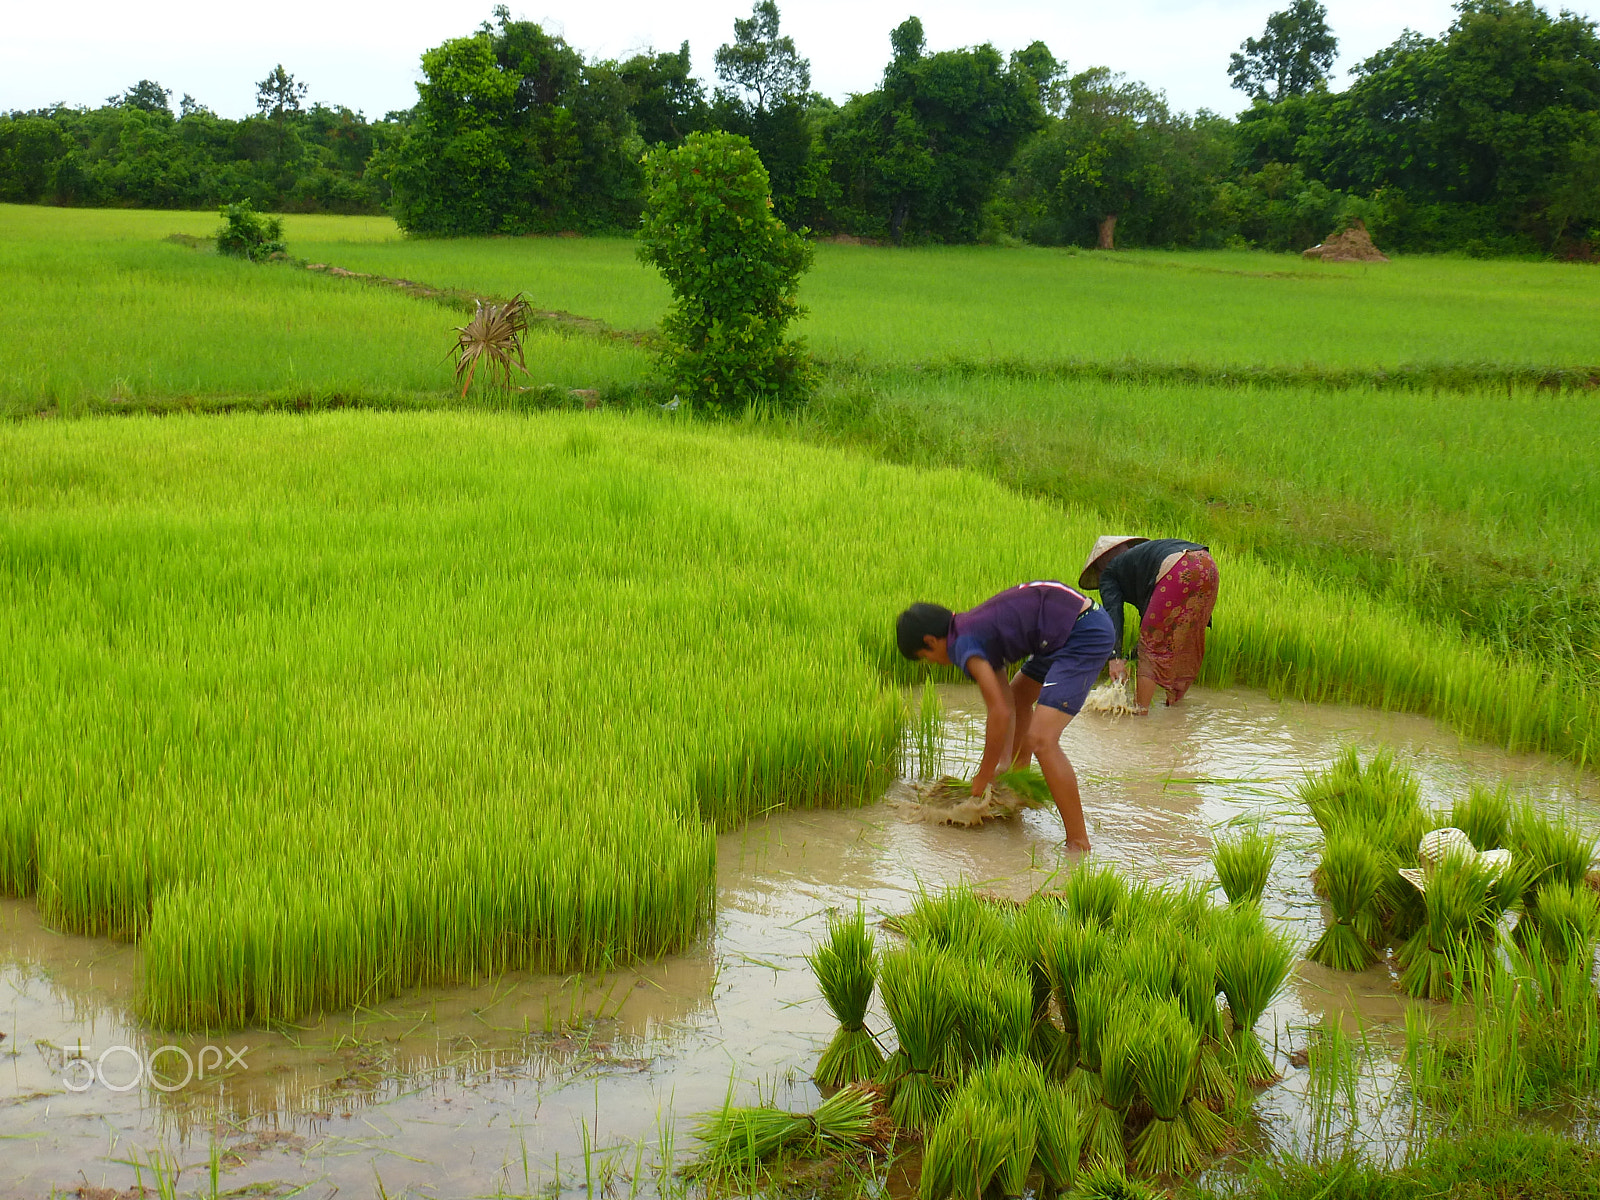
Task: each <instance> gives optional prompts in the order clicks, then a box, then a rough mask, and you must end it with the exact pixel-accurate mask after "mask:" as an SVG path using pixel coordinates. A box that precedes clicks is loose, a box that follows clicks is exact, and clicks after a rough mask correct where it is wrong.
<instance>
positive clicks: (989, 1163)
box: [917, 1088, 1014, 1200]
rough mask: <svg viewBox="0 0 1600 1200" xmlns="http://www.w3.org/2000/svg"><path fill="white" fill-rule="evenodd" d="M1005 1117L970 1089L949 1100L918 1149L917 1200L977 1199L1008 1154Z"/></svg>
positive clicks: (1003, 1111) (1010, 1136)
mask: <svg viewBox="0 0 1600 1200" xmlns="http://www.w3.org/2000/svg"><path fill="white" fill-rule="evenodd" d="M1009 1115H1011V1112H1010V1111H1008V1106H1007V1105H1006V1104H1004V1103H1000V1102H997V1101H995V1100H993V1099H991V1098H990V1097H988V1096H986V1095H984V1094H982V1093H981V1092H978V1091H976V1090H974V1089H972V1088H962V1089H961V1090H960V1091H959V1092H957V1093H956V1094H955V1095H954V1096H953V1097H951V1099H950V1102H949V1103H948V1104H946V1105H945V1107H944V1111H943V1112H942V1113H940V1114H939V1118H938V1120H937V1121H936V1122H935V1123H934V1125H933V1128H932V1129H931V1130H930V1131H929V1133H928V1139H927V1141H926V1143H924V1146H923V1151H922V1175H921V1178H920V1180H919V1182H918V1185H917V1194H918V1197H919V1200H946V1198H947V1197H954V1198H955V1200H982V1197H983V1195H984V1193H985V1192H986V1191H987V1190H988V1188H989V1185H990V1184H991V1183H992V1182H993V1181H994V1178H995V1176H996V1175H997V1174H998V1173H999V1172H1000V1169H1001V1167H1002V1166H1003V1165H1004V1164H1005V1162H1006V1159H1007V1156H1008V1155H1009V1154H1010V1153H1011V1152H1012V1150H1013V1146H1012V1140H1013V1136H1014V1135H1013V1133H1012V1130H1010V1129H1009V1128H1008V1120H1007V1118H1008V1116H1009Z"/></svg>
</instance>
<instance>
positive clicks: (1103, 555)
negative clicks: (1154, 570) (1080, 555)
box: [1078, 533, 1150, 592]
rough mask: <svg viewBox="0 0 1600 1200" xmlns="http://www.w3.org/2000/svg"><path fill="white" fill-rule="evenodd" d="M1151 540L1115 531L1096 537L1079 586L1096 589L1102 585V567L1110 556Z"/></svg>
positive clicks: (1084, 565) (1085, 561)
mask: <svg viewBox="0 0 1600 1200" xmlns="http://www.w3.org/2000/svg"><path fill="white" fill-rule="evenodd" d="M1149 540H1150V539H1149V538H1143V537H1125V536H1121V535H1118V534H1114V533H1103V534H1101V535H1100V536H1099V537H1098V538H1096V539H1095V543H1094V549H1093V550H1091V551H1089V557H1088V558H1087V559H1086V560H1084V564H1083V574H1081V575H1079V576H1078V586H1079V587H1081V588H1082V589H1083V590H1084V591H1086V592H1092V591H1094V590H1095V589H1096V588H1098V587H1099V586H1100V568H1101V567H1103V566H1105V564H1106V560H1107V559H1108V558H1110V557H1111V556H1112V555H1114V554H1116V553H1117V552H1118V551H1120V550H1127V549H1129V548H1130V547H1133V546H1137V545H1138V544H1139V543H1140V542H1148V541H1149Z"/></svg>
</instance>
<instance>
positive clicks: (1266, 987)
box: [1217, 914, 1295, 1085]
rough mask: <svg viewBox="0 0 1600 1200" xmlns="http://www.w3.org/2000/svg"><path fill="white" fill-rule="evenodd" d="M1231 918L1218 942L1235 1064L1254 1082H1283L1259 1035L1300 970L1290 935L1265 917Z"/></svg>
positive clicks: (1220, 978)
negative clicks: (1278, 998)
mask: <svg viewBox="0 0 1600 1200" xmlns="http://www.w3.org/2000/svg"><path fill="white" fill-rule="evenodd" d="M1252 916H1253V919H1244V918H1243V917H1236V918H1235V919H1233V920H1230V921H1229V922H1228V923H1227V924H1226V926H1225V927H1224V929H1223V932H1222V935H1221V937H1220V938H1219V939H1218V941H1217V981H1218V984H1219V986H1220V987H1221V989H1222V994H1223V995H1224V996H1226V997H1227V1000H1228V1013H1229V1017H1230V1020H1231V1023H1232V1030H1231V1033H1230V1035H1229V1045H1230V1047H1231V1049H1232V1052H1233V1059H1234V1064H1235V1068H1236V1070H1237V1071H1238V1073H1239V1074H1240V1075H1241V1076H1242V1077H1243V1078H1244V1079H1246V1080H1248V1081H1249V1082H1250V1083H1252V1084H1256V1085H1261V1084H1267V1083H1272V1082H1274V1081H1276V1080H1277V1078H1278V1072H1277V1071H1276V1070H1275V1069H1274V1067H1273V1065H1272V1061H1271V1060H1270V1059H1269V1058H1268V1057H1267V1054H1266V1049H1265V1047H1264V1046H1263V1045H1262V1043H1261V1039H1260V1037H1259V1036H1258V1035H1257V1033H1256V1029H1255V1027H1256V1024H1257V1022H1259V1021H1260V1020H1261V1016H1262V1014H1263V1013H1265V1012H1266V1011H1267V1007H1268V1006H1269V1005H1270V1004H1271V1003H1272V1000H1273V998H1274V997H1275V996H1276V995H1277V994H1278V992H1279V991H1280V990H1281V989H1282V987H1283V985H1284V983H1285V981H1286V980H1287V979H1288V978H1289V972H1290V971H1291V970H1292V969H1293V968H1294V961H1295V955H1294V949H1293V947H1292V946H1291V944H1290V942H1289V940H1288V938H1286V937H1284V936H1283V935H1281V934H1277V933H1274V932H1272V931H1271V930H1269V929H1268V928H1267V927H1266V925H1265V923H1264V922H1262V921H1261V919H1260V917H1259V916H1255V915H1254V914H1252Z"/></svg>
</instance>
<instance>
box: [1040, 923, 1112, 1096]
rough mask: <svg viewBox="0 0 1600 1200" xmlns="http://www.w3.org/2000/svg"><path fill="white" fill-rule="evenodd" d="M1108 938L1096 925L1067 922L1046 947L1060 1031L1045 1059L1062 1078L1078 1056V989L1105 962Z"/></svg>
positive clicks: (1079, 1051)
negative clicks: (1053, 1051) (1059, 1019)
mask: <svg viewBox="0 0 1600 1200" xmlns="http://www.w3.org/2000/svg"><path fill="white" fill-rule="evenodd" d="M1110 945H1111V939H1110V937H1109V936H1108V935H1107V934H1106V933H1105V931H1104V930H1102V929H1101V927H1100V926H1098V925H1093V924H1086V923H1083V922H1080V921H1076V920H1074V921H1069V922H1067V923H1065V924H1063V925H1061V926H1060V927H1059V929H1058V930H1057V931H1056V934H1055V937H1054V938H1053V940H1052V941H1050V942H1049V943H1048V944H1047V945H1046V946H1045V947H1044V950H1045V972H1046V974H1048V975H1049V977H1050V990H1051V992H1052V993H1053V994H1054V995H1055V1001H1056V1007H1057V1008H1058V1009H1059V1010H1060V1012H1061V1024H1062V1027H1063V1032H1062V1036H1061V1040H1060V1041H1059V1042H1058V1043H1057V1044H1056V1047H1055V1053H1054V1054H1053V1055H1052V1056H1051V1057H1050V1058H1049V1059H1048V1060H1047V1062H1046V1065H1047V1066H1048V1067H1049V1068H1050V1073H1051V1074H1052V1075H1053V1076H1054V1077H1055V1078H1057V1079H1065V1078H1067V1076H1068V1075H1070V1074H1071V1073H1072V1071H1073V1068H1074V1067H1076V1066H1077V1063H1078V1060H1079V1058H1080V1056H1081V1037H1080V1034H1079V1018H1078V1000H1077V988H1078V985H1079V984H1080V983H1082V982H1083V980H1085V979H1087V978H1088V977H1089V976H1090V975H1092V974H1093V973H1094V972H1095V971H1097V970H1099V968H1100V965H1101V964H1102V963H1103V962H1104V961H1105V958H1106V955H1107V953H1108V952H1109V949H1110Z"/></svg>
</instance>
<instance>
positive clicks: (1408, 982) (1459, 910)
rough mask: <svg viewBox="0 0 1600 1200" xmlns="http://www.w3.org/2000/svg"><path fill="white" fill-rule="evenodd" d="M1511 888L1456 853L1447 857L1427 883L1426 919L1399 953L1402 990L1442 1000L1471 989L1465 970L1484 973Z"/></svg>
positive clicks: (1470, 980)
mask: <svg viewBox="0 0 1600 1200" xmlns="http://www.w3.org/2000/svg"><path fill="white" fill-rule="evenodd" d="M1511 898H1512V889H1511V886H1508V885H1507V884H1506V883H1505V882H1504V881H1503V880H1502V881H1498V882H1497V879H1496V872H1494V871H1492V870H1490V869H1489V868H1486V867H1484V866H1482V865H1480V864H1479V863H1478V862H1476V861H1475V860H1473V859H1471V858H1469V857H1467V856H1465V855H1459V854H1450V855H1446V856H1445V858H1444V860H1443V861H1442V862H1440V863H1439V864H1438V865H1437V866H1435V867H1434V869H1433V872H1432V874H1431V875H1430V876H1429V878H1428V890H1427V892H1426V893H1425V894H1424V896H1423V900H1424V904H1425V907H1426V912H1427V917H1426V919H1425V920H1424V922H1423V924H1422V927H1421V928H1420V929H1418V930H1417V932H1416V933H1414V934H1413V935H1412V936H1411V940H1410V941H1408V942H1407V943H1406V944H1405V945H1404V946H1403V947H1402V948H1401V951H1400V966H1401V971H1400V986H1401V987H1403V988H1404V989H1405V990H1406V991H1408V992H1410V993H1411V994H1412V995H1413V996H1420V997H1426V998H1428V999H1434V1000H1442V999H1448V998H1450V997H1451V996H1452V995H1453V994H1454V993H1455V992H1456V991H1457V990H1458V989H1461V988H1464V987H1467V986H1471V985H1472V984H1473V982H1474V976H1473V975H1472V974H1471V973H1469V972H1468V971H1467V970H1466V968H1467V967H1468V966H1470V965H1472V963H1473V962H1477V963H1478V964H1480V965H1483V966H1484V967H1485V968H1486V967H1487V965H1488V964H1489V963H1491V962H1492V961H1493V960H1492V956H1491V955H1490V954H1489V951H1490V949H1491V948H1492V946H1493V943H1494V939H1495V933H1496V929H1497V925H1498V922H1499V920H1500V918H1501V916H1503V915H1504V913H1505V910H1506V905H1507V904H1508V903H1509V901H1510V900H1511Z"/></svg>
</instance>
